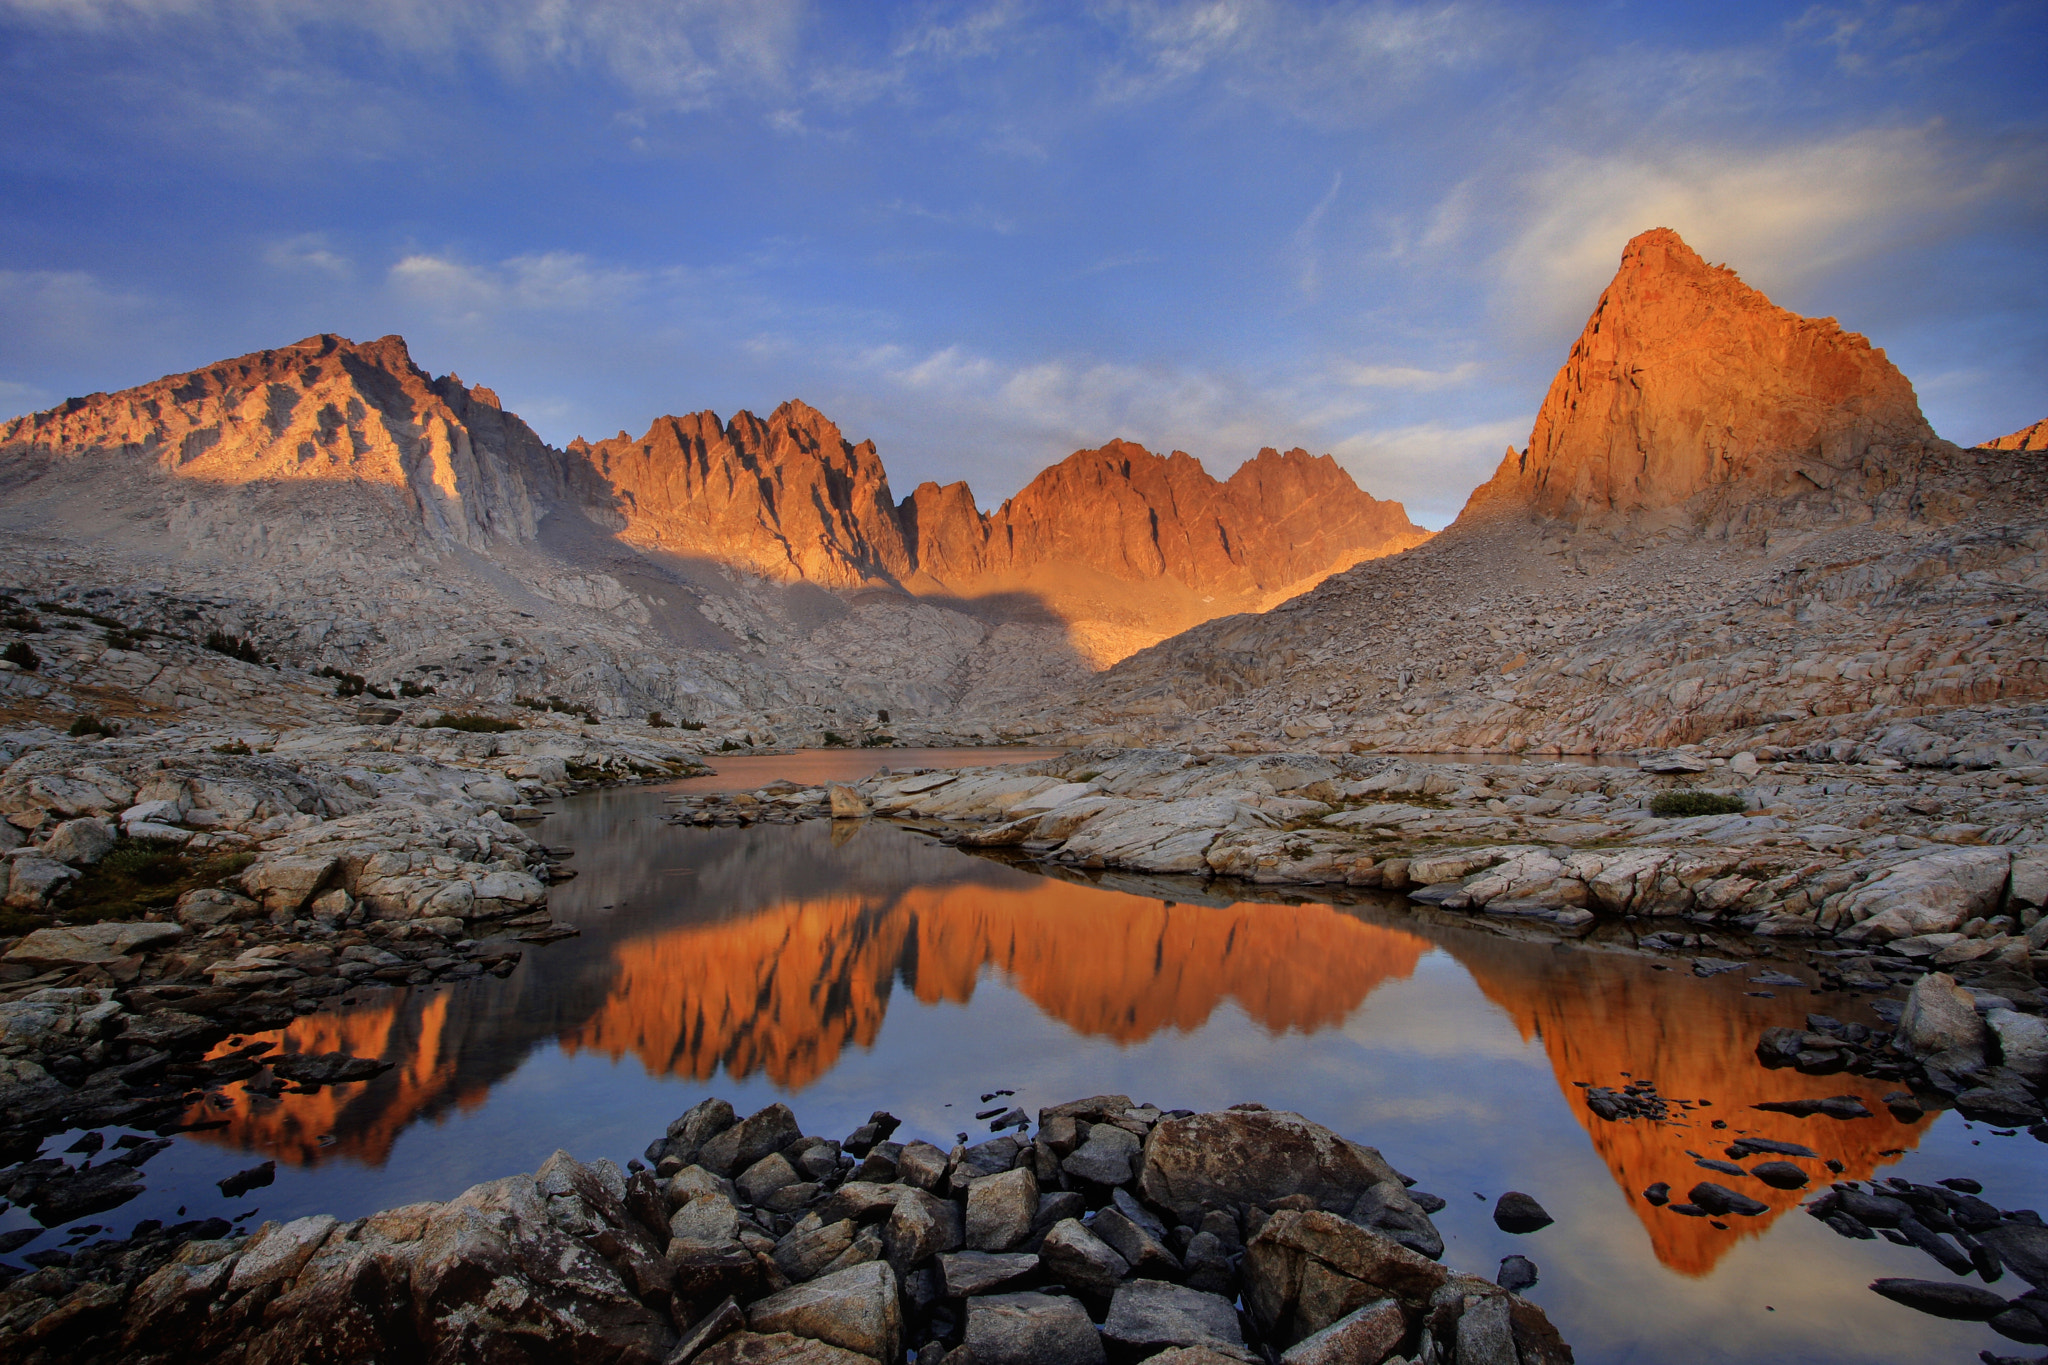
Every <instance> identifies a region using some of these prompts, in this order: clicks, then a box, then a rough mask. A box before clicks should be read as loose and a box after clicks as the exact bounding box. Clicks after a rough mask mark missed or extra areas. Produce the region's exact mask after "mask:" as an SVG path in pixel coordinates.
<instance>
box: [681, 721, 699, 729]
mask: <svg viewBox="0 0 2048 1365" xmlns="http://www.w3.org/2000/svg"><path fill="white" fill-rule="evenodd" d="M703 728H704V722H703V721H701V720H679V721H677V722H676V729H678V730H701V729H703Z"/></svg>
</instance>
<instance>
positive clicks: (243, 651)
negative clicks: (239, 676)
mask: <svg viewBox="0 0 2048 1365" xmlns="http://www.w3.org/2000/svg"><path fill="white" fill-rule="evenodd" d="M204 643H205V645H206V647H207V648H208V649H210V650H212V651H213V652H214V653H216V654H225V655H227V656H228V657H229V658H230V659H240V660H241V661H242V662H243V663H245V664H261V663H262V662H263V655H262V654H260V653H259V652H257V649H256V646H255V645H253V644H251V643H250V642H249V641H247V640H244V639H243V638H242V637H241V636H239V635H230V634H228V633H227V632H226V631H224V630H219V629H214V630H209V631H208V632H206V640H205V642H204Z"/></svg>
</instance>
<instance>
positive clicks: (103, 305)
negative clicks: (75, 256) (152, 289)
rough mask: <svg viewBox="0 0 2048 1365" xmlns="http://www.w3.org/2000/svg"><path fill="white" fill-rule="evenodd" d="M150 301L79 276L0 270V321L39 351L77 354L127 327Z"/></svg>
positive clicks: (86, 274) (88, 274) (75, 273)
mask: <svg viewBox="0 0 2048 1365" xmlns="http://www.w3.org/2000/svg"><path fill="white" fill-rule="evenodd" d="M149 307H150V300H149V298H148V297H147V296H146V295H144V294H142V293H140V292H138V291H134V290H127V289H122V288H119V287H117V286H113V285H109V284H107V283H106V282H104V281H103V280H101V279H100V278H99V276H97V275H94V274H92V273H91V272H89V271H84V270H0V317H4V318H6V319H7V328H6V330H7V331H8V332H9V333H11V334H13V335H16V336H25V337H29V338H32V339H33V340H34V342H35V344H37V345H39V346H48V347H61V348H79V347H89V346H92V345H94V344H96V343H98V342H100V341H102V340H104V339H105V338H106V336H107V334H108V332H109V330H110V329H111V328H113V327H115V326H118V325H125V324H129V323H132V322H133V321H134V320H135V319H137V318H138V317H140V316H141V315H143V314H144V313H145V312H146V311H147V310H148V309H149Z"/></svg>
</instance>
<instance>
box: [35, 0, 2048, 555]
mask: <svg viewBox="0 0 2048 1365" xmlns="http://www.w3.org/2000/svg"><path fill="white" fill-rule="evenodd" d="M2044 36H2048V8H2044V7H2043V6H2041V5H2040V4H2038V3H2023V4H1977V5H1970V4H1923V5H1887V4H1861V3H1840V4H1832V5H1826V4H1824V5H1817V6H1814V7H1813V8H1811V9H1805V10H1802V9H1801V8H1800V7H1798V6H1797V5H1792V6H1785V5H1777V4H1741V3H1722V4H1702V5H1672V4H1662V5H1657V4H1624V3H1607V4H1599V3H1574V4H1561V5H1554V6H1549V5H1536V4H1520V5H1502V4H1489V3H1457V4H1398V3H1382V4H1329V5H1313V4H1295V3H1286V2H1285V0H1194V2H1192V3H1173V2H1171V0H1157V2H1156V3H1099V4H1032V3H1026V2H1025V0H1015V2H1014V3H1000V2H998V3H968V4H906V5H898V6H885V5H827V4H805V3H801V2H800V0H739V2H737V3H728V2H727V0H678V2H675V3H652V2H651V0H581V2H580V3H579V2H577V0H502V2H501V3H486V2H485V0H349V3H347V4H345V5H344V4H335V3H330V2H328V0H0V129H4V136H0V410H4V411H5V412H8V413H14V412H25V411H29V410H32V409H35V408H39V407H44V406H48V405H50V404H52V403H55V402H57V401H59V400H61V399H62V398H64V397H66V396H68V395H71V394H77V393H84V392H89V391H92V390H99V389H108V390H111V389H116V388H120V387H123V386H126V385H129V384H133V383H138V382H141V381H144V380H147V379H151V378H155V377H156V376H158V375H160V374H164V373H168V372H174V371H178V370H184V369H190V368H193V367H196V366H198V365H201V364H204V363H206V362H208V361H211V360H215V359H220V358H223V357H227V356H231V355H236V354H240V353H242V352H245V351H250V350H255V349H259V348H261V347H264V346H270V345H278V344H282V343H284V342H288V341H292V340H296V339H297V338H299V337H301V336H305V335H309V334H311V333H314V332H319V331H335V332H341V333H343V334H345V335H349V336H352V337H356V338H358V339H367V338H370V337H374V336H379V335H382V334H384V333H387V332H400V333H403V334H404V335H405V336H406V337H407V338H408V340H409V341H410V342H411V343H412V348H413V354H414V356H415V358H416V359H417V360H418V361H419V362H420V364H422V365H423V366H425V367H426V368H428V369H430V370H433V371H435V372H436V373H441V372H446V371H449V370H454V371H456V372H459V373H460V374H461V375H462V376H463V377H464V378H465V379H467V380H469V381H470V382H472V383H486V384H489V385H491V386H493V387H494V388H496V389H497V390H498V391H499V393H500V394H501V396H502V397H503V399H504V401H505V403H506V405H507V406H508V407H510V408H511V409H513V410H514V411H517V412H519V413H520V414H522V415H523V416H525V417H526V418H527V419H528V420H529V421H531V422H533V424H534V425H535V426H536V427H537V428H538V429H539V430H540V432H541V434H542V435H543V436H545V437H547V438H548V439H550V440H552V441H555V442H556V443H562V442H565V441H567V440H568V439H569V438H570V437H572V436H575V435H577V434H582V435H586V436H591V437H597V436H603V435H609V434H612V433H613V432H616V431H618V430H620V429H621V428H624V429H627V430H629V431H631V432H632V433H634V434H636V435H637V434H639V433H640V432H642V431H643V430H645V428H646V426H647V424H648V422H649V421H650V420H651V419H652V418H653V417H655V416H656V415H658V414H660V413H663V412H670V411H692V410H696V409H700V408H707V407H708V408H712V409H714V410H716V411H717V412H719V413H720V414H722V415H730V414H731V413H732V412H733V411H734V410H736V409H739V408H743V407H745V408H752V409H754V410H755V411H757V412H766V411H767V410H769V409H770V408H772V407H774V406H775V404H777V403H779V402H780V401H782V400H783V399H785V398H788V397H793V396H795V397H802V398H804V399H805V400H807V401H809V402H811V403H812V404H814V405H816V406H818V407H819V408H821V409H823V410H824V411H825V412H827V413H828V414H830V415H832V416H833V417H834V418H836V419H837V420H838V421H839V422H840V424H841V425H842V427H844V428H845V429H846V431H847V433H848V435H850V436H851V437H853V438H854V439H856V440H858V439H861V438H863V437H873V438H874V439H875V440H876V441H877V443H878V444H879V445H880V447H881V451H882V455H883V458H884V460H885V461H886V462H887V464H888V466H889V469H890V471H891V476H892V482H893V483H894V484H895V485H896V488H897V491H898V493H899V495H901V494H903V493H906V492H908V490H909V489H910V488H911V487H912V486H913V485H914V484H916V483H917V482H918V481H920V480H922V479H925V478H939V479H941V480H950V479H955V478H966V479H968V480H969V481H970V482H971V483H972V484H973V485H974V488H975V491H976V492H977V494H979V495H980V497H981V499H982V501H983V503H984V504H985V505H989V504H993V503H994V502H997V501H999V500H1000V499H1001V498H1003V497H1005V496H1007V495H1008V494H1010V493H1012V492H1014V491H1015V490H1016V489H1017V488H1018V487H1019V486H1021V485H1022V484H1023V483H1024V482H1025V481H1026V480H1028V479H1029V478H1030V477H1031V475H1032V474H1033V473H1035V472H1036V471H1037V470H1038V469H1039V468H1041V467H1043V466H1044V465H1045V464H1047V463H1049V462H1051V461H1053V460H1056V459H1059V458H1061V457H1063V456H1064V455H1066V454H1067V453H1068V452H1069V451H1071V450H1073V449H1075V448H1077V447H1081V446H1093V445H1098V444H1100V443H1102V442H1103V441H1106V440H1108V439H1110V438H1111V437H1115V436H1123V437H1127V438H1129V439H1132V440H1137V441H1141V442H1143V443H1144V444H1146V445H1148V446H1151V447H1152V448H1154V449H1159V450H1164V449H1169V448H1180V449H1184V450H1187V451H1189V452H1191V453H1193V454H1195V455H1197V456H1199V457H1201V458H1202V460H1203V461H1204V462H1205V463H1206V464H1207V465H1208V466H1209V468H1210V469H1211V471H1212V472H1214V473H1216V474H1218V475H1219V476H1221V475H1225V474H1227V473H1228V472H1229V471H1230V470H1231V469H1233V468H1235V467H1236V465H1237V464H1238V463H1239V462H1240V461H1241V460H1243V459H1245V458H1247V457H1248V456H1250V455H1251V454H1252V453H1254V452H1255V451H1256V450H1257V449H1258V448H1259V447H1260V446H1263V445H1277V446H1280V447H1282V448H1285V447H1287V446H1291V445H1303V446H1306V447H1308V448H1309V449H1310V450H1312V451H1315V452H1319V453H1320V452H1323V451H1329V452H1332V453H1334V454H1336V455H1337V456H1338V458H1339V459H1340V460H1341V461H1342V462H1343V463H1344V464H1345V465H1346V466H1347V467H1348V468H1349V469H1351V471H1352V472H1353V473H1354V474H1355V475H1356V476H1357V477H1358V479H1359V481H1360V482H1361V483H1362V484H1363V485H1364V486H1365V487H1366V488H1368V489H1369V490H1370V491H1372V492H1374V493H1376V494H1379V495H1381V496H1389V497H1397V498H1400V499H1402V500H1403V501H1405V502H1406V503H1407V504H1408V505H1409V507H1410V509H1411V511H1412V513H1413V514H1414V515H1415V516H1416V517H1417V519H1418V520H1420V521H1423V522H1424V523H1425V524H1428V525H1441V524H1442V523H1443V522H1444V521H1445V520H1447V519H1448V518H1449V517H1450V516H1451V515H1453V514H1455V512H1456V510H1457V508H1458V507H1459V506H1460V505H1461V504H1462V502H1463V500H1464V496H1465V494H1466V493H1467V492H1468V491H1469V489H1470V488H1471V487H1472V486H1473V485H1474V484H1475V483H1477V482H1479V481H1480V480H1481V479H1483V478H1484V477H1485V476H1486V475H1487V474H1488V473H1490V472H1491V469H1492V466H1493V464H1494V462H1495V461H1497V460H1498V459H1499V456H1500V452H1501V450H1502V448H1503V447H1504V446H1506V445H1507V444H1508V443H1509V442H1513V443H1515V444H1517V445H1519V444H1520V443H1521V442H1522V441H1523V440H1525V439H1526V437H1527V435H1528V429H1529V425H1530V422H1531V421H1532V419H1533V417H1534V414H1535V410H1536V407H1537V405H1538V403H1539V402H1540V401H1541V399H1542V395H1543V391H1544V389H1545V387H1546V386H1547V384H1548V383H1549V380H1550V377H1551V375H1552V374H1553V373H1554V372H1555V370H1556V368H1557V366H1558V365H1559V364H1560V363H1561V362H1562V360H1563V358H1564V354H1565V351H1566V349H1567V348H1568V346H1569V344H1570V342H1571V339H1572V338H1573V337H1574V336H1575V335H1576V334H1577V332H1578V329H1579V327H1580V325H1581V324H1582V323H1583V321H1584V318H1585V315H1586V313H1587V312H1588V311H1589V310H1590V308H1591V306H1592V304H1593V301H1594V299H1595V298H1596V297H1597V295H1598V292H1599V289H1600V287H1601V285H1602V284H1604V283H1605V282H1606V280H1607V278H1608V277H1609V276H1610V275H1611V274H1612V272H1613V269H1614V264H1615V261H1616V259H1617V258H1618V256H1619V253H1620V249H1621V246H1622V243H1623V242H1625V241H1626V240H1627V238H1628V237H1630V236H1631V235H1633V234H1634V233H1635V232H1638V231H1640V230H1642V229H1644V228H1647V227H1652V226H1658V225H1663V226H1670V227H1674V228H1677V229H1678V230H1679V231H1680V232H1681V233H1683V234H1684V235H1685V236H1686V238H1687V239H1688V240H1689V241H1691V242H1692V243H1693V245H1694V246H1695V247H1697V248H1698V249H1699V250H1700V251H1701V252H1702V253H1703V254H1704V255H1706V256H1707V257H1708V258H1709V259H1711V260H1716V261H1724V260H1725V261H1727V262H1728V263H1729V264H1731V265H1733V266H1735V267H1736V268H1737V269H1738V270H1739V271H1741V272H1742V274H1743V276H1744V278H1746V279H1748V280H1749V281H1750V282H1751V283H1753V284H1755V285H1757V286H1758V287H1760V288H1762V289H1764V290H1765V291H1766V292H1767V293H1769V294H1770V295H1771V296H1772V297H1773V298H1774V299H1776V300H1777V301H1778V302H1780V303H1782V304H1784V305H1785V306H1787V307H1790V308H1794V309H1797V310H1798V311H1800V312H1804V313H1810V314H1829V315H1833V316H1837V317H1839V318H1841V319H1842V321H1843V323H1844V324H1845V325H1846V326H1848V327H1850V328H1852V329H1855V330H1858V331H1861V332H1864V333H1865V334H1866V335H1868V336H1869V337H1870V338H1871V339H1872V340H1873V341H1874V342H1875V343H1876V344H1877V345H1880V346H1883V347H1885V348H1886V349H1887V350H1888V351H1889V353H1890V354H1891V355H1892V357H1893V359H1894V360H1896V361H1897V362H1898V363H1899V364H1900V366H1901V368H1903V369H1904V370H1905V371H1906V373H1907V374H1908V376H1909V377H1911V378H1912V380H1913V381H1914V383H1915V384H1916V386H1917V387H1918V389H1919V392H1920V395H1921V399H1922V403H1923V405H1924V406H1925V407H1926V409H1927V411H1928V415H1929V417H1930V418H1931V419H1932V420H1933V422H1934V424H1935V427H1936V429H1937V430H1938V431H1940V432H1941V433H1942V434H1943V435H1946V436H1948V437H1950V438H1951V439H1956V440H1961V441H1974V440H1981V439H1985V438H1988V437H1991V436H1994V435H1998V434H2001V433H2003V432H2006V431H2009V430H2012V429H2015V428H2017V427H2020V426H2023V425H2025V424H2027V423H2029V422H2032V421H2035V420H2037V419H2039V418H2041V417H2044V416H2048V382H2044V378H2048V307H2044V304H2048V96H2044V94H2043V88H2042V85H2041V81H2040V71H2041V69H2042V64H2043V58H2044V56H2048V43H2044Z"/></svg>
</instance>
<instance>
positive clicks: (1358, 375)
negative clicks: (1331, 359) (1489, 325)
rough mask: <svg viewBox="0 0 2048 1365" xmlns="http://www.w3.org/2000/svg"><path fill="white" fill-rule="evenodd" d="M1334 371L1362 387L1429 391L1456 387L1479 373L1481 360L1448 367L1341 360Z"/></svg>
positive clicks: (1332, 368)
mask: <svg viewBox="0 0 2048 1365" xmlns="http://www.w3.org/2000/svg"><path fill="white" fill-rule="evenodd" d="M1330 368H1331V373H1332V374H1334V375H1335V376H1336V378H1337V380H1338V382H1339V383H1343V384H1349V385H1351V386H1353V387H1354V388H1361V389H1400V390H1403V391H1405V392H1408V393H1429V392H1431V391H1433V390H1436V389H1449V388H1455V387H1456V386H1458V385H1460V384H1464V383H1467V382H1469V381H1470V380H1471V379H1472V377H1473V376H1474V375H1476V374H1478V373H1479V362H1478V361H1476V360H1468V361H1466V362H1465V363H1464V364H1462V365H1453V366H1452V367H1451V368H1450V369H1448V370H1425V369H1420V368H1418V367H1416V366H1413V365H1353V364H1349V363H1347V362H1343V361H1339V362H1337V363H1336V364H1334V365H1332V366H1331V367H1330Z"/></svg>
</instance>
